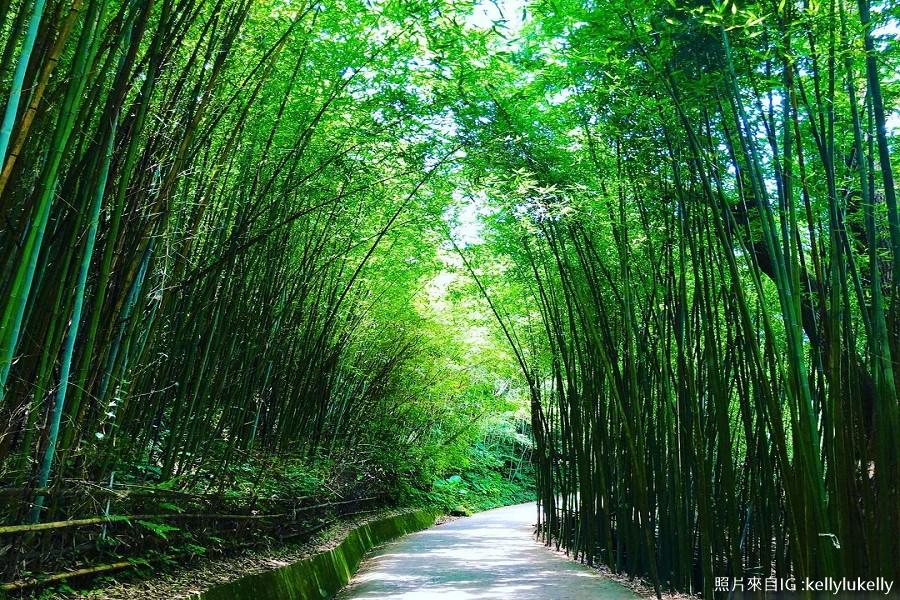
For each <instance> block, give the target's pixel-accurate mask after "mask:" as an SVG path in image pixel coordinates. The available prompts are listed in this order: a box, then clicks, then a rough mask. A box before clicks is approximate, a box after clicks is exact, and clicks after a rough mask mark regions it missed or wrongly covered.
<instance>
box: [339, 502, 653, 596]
mask: <svg viewBox="0 0 900 600" xmlns="http://www.w3.org/2000/svg"><path fill="white" fill-rule="evenodd" d="M536 515H537V512H536V508H535V505H534V504H519V505H517V506H508V507H505V508H498V509H495V510H489V511H486V512H483V513H478V514H476V515H474V516H472V517H467V518H464V519H459V520H456V521H453V522H451V523H447V524H444V525H439V526H437V527H433V528H431V529H426V530H425V531H420V532H418V533H413V534H411V535H407V536H404V537H402V538H400V539H399V540H395V541H393V542H390V543H388V544H385V545H384V546H381V547H380V548H378V549H376V550H375V551H374V553H373V554H372V555H370V556H369V557H367V558H366V559H365V560H364V561H363V564H362V565H361V566H360V570H359V572H358V573H357V574H356V576H355V577H354V578H353V580H352V581H351V582H350V584H349V585H348V586H347V587H346V588H344V590H342V591H341V593H339V594H338V595H337V598H336V600H363V599H365V600H432V599H433V600H474V599H483V600H507V599H509V600H522V599H525V600H531V599H535V600H540V599H545V598H546V599H547V600H583V599H593V598H597V599H601V600H635V599H636V598H637V596H636V595H635V594H633V593H632V592H631V591H630V590H629V589H628V588H626V587H624V586H622V585H620V584H618V583H616V582H614V581H611V580H610V579H607V578H605V577H603V576H602V575H600V574H599V573H597V572H596V571H594V570H593V569H591V568H589V567H586V566H584V565H581V564H578V563H577V562H575V561H573V560H571V559H570V558H566V557H565V556H562V555H559V554H557V553H555V552H553V551H552V550H550V549H548V548H546V547H544V546H543V545H541V544H539V543H537V542H536V541H535V540H534V537H533V536H532V531H533V523H534V522H535V519H536Z"/></svg>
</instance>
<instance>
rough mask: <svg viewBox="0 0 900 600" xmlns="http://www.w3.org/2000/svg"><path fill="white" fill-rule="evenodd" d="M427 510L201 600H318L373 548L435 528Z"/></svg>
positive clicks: (372, 527) (363, 530)
mask: <svg viewBox="0 0 900 600" xmlns="http://www.w3.org/2000/svg"><path fill="white" fill-rule="evenodd" d="M434 519H435V514H434V513H433V512H430V511H416V512H409V513H405V514H402V515H397V516H394V517H386V518H384V519H378V520H376V521H372V522H371V523H366V524H365V525H362V526H360V527H357V528H356V529H354V530H353V531H351V532H350V533H348V534H347V537H346V538H344V540H343V541H342V542H341V543H340V544H338V545H337V546H336V547H335V548H333V549H331V550H327V551H325V552H320V553H319V554H316V555H315V556H312V557H310V558H306V559H304V560H300V561H297V562H295V563H293V564H290V565H287V566H285V567H280V568H278V569H274V570H272V571H266V572H264V573H257V574H255V575H248V576H246V577H242V578H240V579H237V580H235V581H232V582H230V583H226V584H224V585H220V586H218V587H214V588H212V589H210V590H207V591H206V592H203V593H202V594H200V596H199V598H200V599H201V600H242V599H245V598H246V599H248V600H264V599H267V598H273V599H278V600H308V599H315V600H321V599H325V598H331V597H332V596H333V595H334V594H336V593H337V592H338V590H340V589H341V588H342V587H344V586H345V585H347V582H348V581H350V578H351V577H352V576H353V573H355V572H356V569H357V568H358V567H359V563H360V561H361V560H362V557H363V555H365V553H366V552H368V551H369V550H371V549H372V548H373V547H374V546H376V545H378V544H381V543H383V542H386V541H389V540H392V539H394V538H396V537H399V536H401V535H404V534H407V533H412V532H414V531H419V530H421V529H425V528H427V527H431V526H432V525H434Z"/></svg>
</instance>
